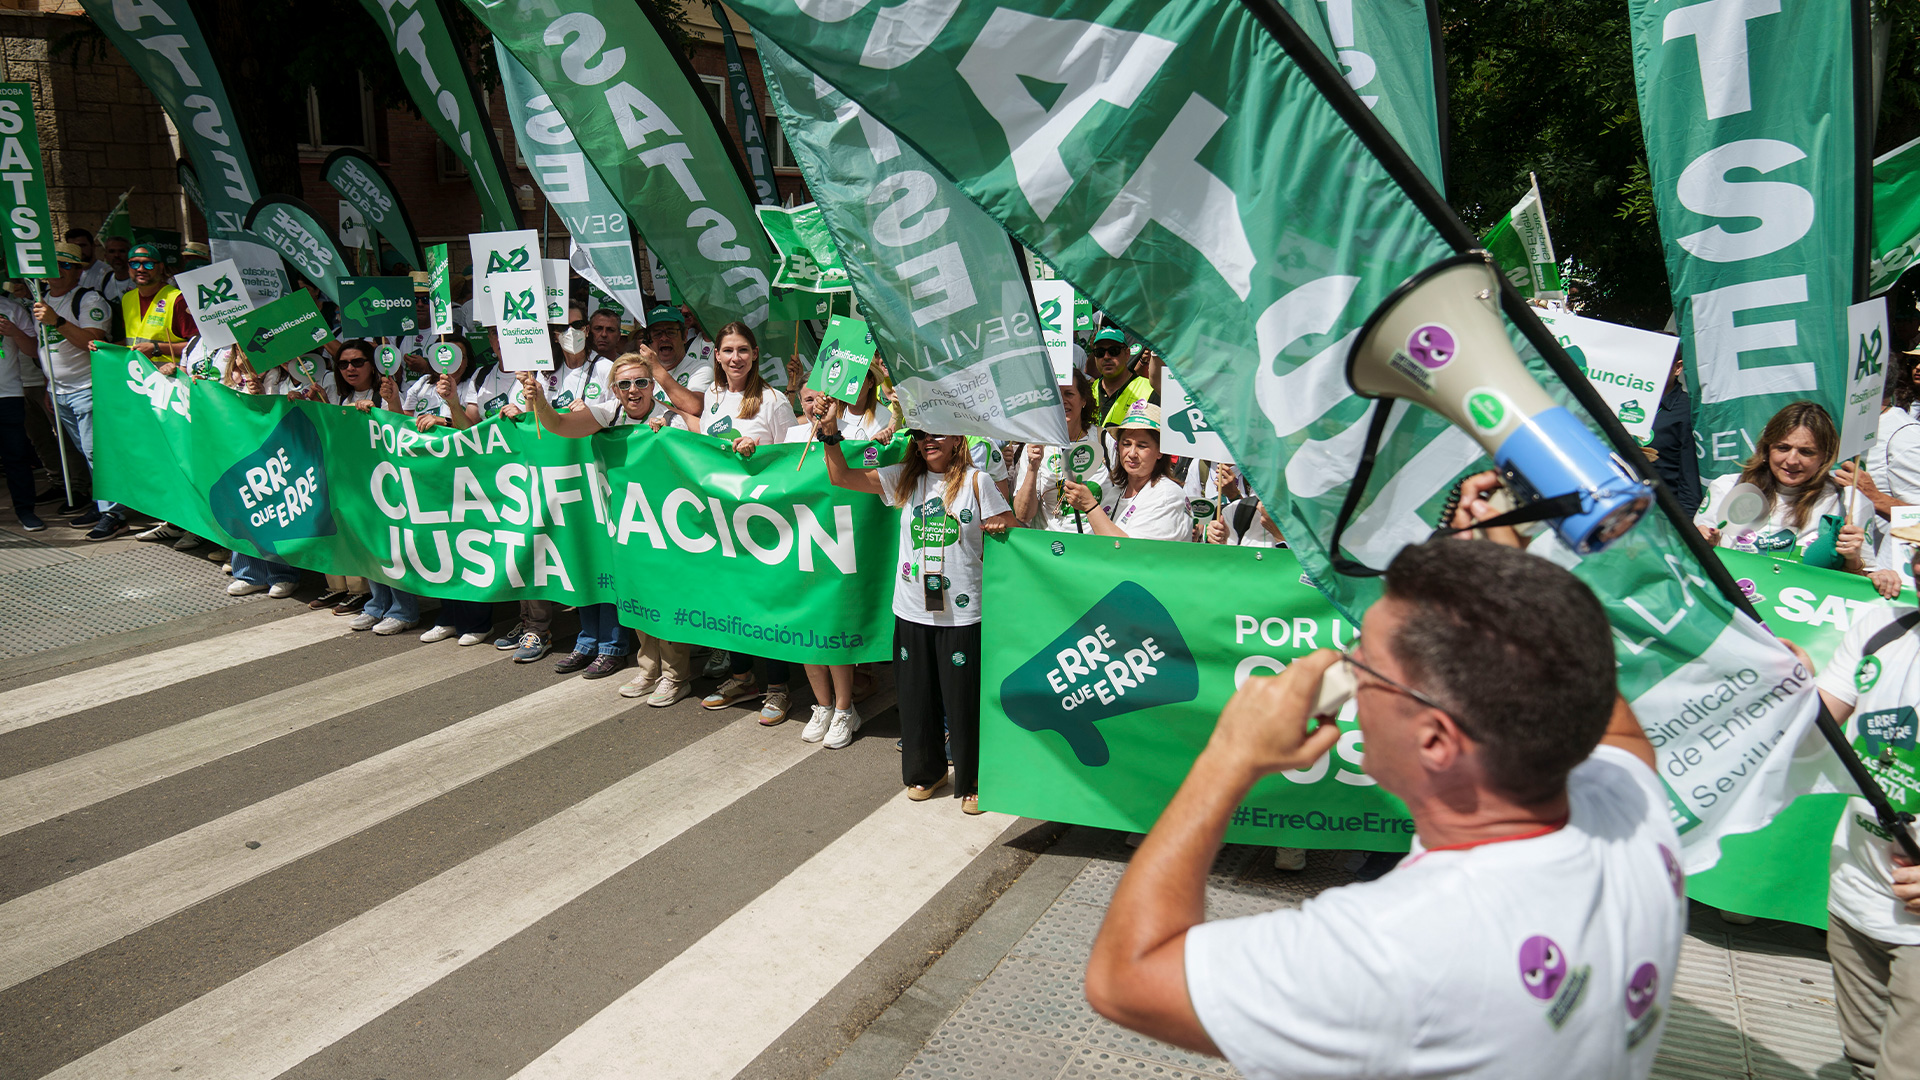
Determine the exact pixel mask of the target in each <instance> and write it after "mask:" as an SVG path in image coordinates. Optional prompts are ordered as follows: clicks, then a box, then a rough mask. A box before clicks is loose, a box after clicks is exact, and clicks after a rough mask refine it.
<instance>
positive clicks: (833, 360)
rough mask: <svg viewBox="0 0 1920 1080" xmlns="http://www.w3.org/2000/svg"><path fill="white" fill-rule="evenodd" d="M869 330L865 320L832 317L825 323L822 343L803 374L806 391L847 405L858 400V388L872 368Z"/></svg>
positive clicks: (844, 316) (870, 333) (871, 343)
mask: <svg viewBox="0 0 1920 1080" xmlns="http://www.w3.org/2000/svg"><path fill="white" fill-rule="evenodd" d="M873 352H874V344H873V331H871V330H869V329H867V322H866V320H865V319H855V318H852V317H850V316H846V315H835V316H834V317H833V319H832V320H831V321H829V322H828V323H827V336H826V340H824V341H822V342H821V343H820V355H819V356H817V357H815V358H814V361H813V371H812V372H810V373H809V374H808V375H807V389H809V390H818V391H820V392H821V393H823V394H825V395H827V396H828V397H831V398H838V399H840V400H841V401H844V402H846V403H847V404H849V405H851V404H853V403H854V402H855V401H857V400H859V398H860V385H861V384H862V383H864V382H866V379H867V369H868V368H870V367H872V366H873Z"/></svg>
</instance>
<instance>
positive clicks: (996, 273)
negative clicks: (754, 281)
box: [758, 36, 1069, 446]
mask: <svg viewBox="0 0 1920 1080" xmlns="http://www.w3.org/2000/svg"><path fill="white" fill-rule="evenodd" d="M758 44H759V50H760V64H761V69H762V70H763V71H764V72H765V74H766V77H767V92H768V94H769V95H770V96H771V97H772V98H773V105H774V109H775V111H776V113H777V114H778V115H779V117H780V126H781V129H782V130H783V131H784V132H785V133H786V137H787V145H788V146H790V147H792V148H793V152H794V155H795V157H797V158H798V159H799V161H800V167H801V171H802V172H803V173H804V174H805V176H806V178H807V187H808V190H810V191H812V192H813V195H814V198H815V199H816V200H817V205H818V206H819V208H820V210H821V211H822V213H823V215H824V216H825V219H826V224H827V227H828V229H829V230H830V231H831V233H832V237H831V238H832V240H833V242H834V250H835V251H836V252H844V253H845V254H846V258H845V260H844V265H845V267H846V269H847V271H848V272H849V274H850V275H851V281H852V284H853V287H854V290H855V292H856V294H857V295H858V296H859V298H860V308H861V313H862V314H863V315H864V316H865V317H866V318H867V319H868V320H869V321H870V322H871V323H872V324H873V330H874V336H875V338H876V339H878V341H879V342H880V345H881V347H882V349H883V350H884V351H885V353H886V356H887V365H888V370H889V371H891V372H892V375H893V383H894V388H895V389H896V390H897V391H898V392H899V395H900V408H901V412H902V413H903V414H904V415H905V417H906V420H907V424H908V426H910V427H918V428H924V429H926V430H929V431H940V432H948V433H951V434H957V435H984V436H988V437H991V438H998V439H1015V440H1018V441H1020V442H1038V443H1044V444H1047V445H1052V446H1062V445H1065V444H1066V443H1067V442H1068V441H1069V440H1068V439H1067V437H1066V421H1065V419H1064V417H1063V414H1062V413H1061V411H1060V391H1059V389H1058V387H1057V384H1056V382H1055V380H1054V377H1053V373H1052V368H1051V366H1050V365H1049V364H1048V363H1047V354H1046V350H1045V347H1044V346H1043V345H1042V344H1041V341H1040V328H1039V325H1038V323H1037V321H1036V319H1035V317H1034V310H1033V300H1032V298H1031V297H1030V296H1029V295H1028V292H1027V288H1026V283H1025V281H1024V279H1023V278H1022V277H1021V274H1020V267H1019V264H1018V262H1016V261H1015V256H1014V252H1013V247H1012V245H1011V244H1009V243H1008V241H1007V235H1006V233H1005V231H1004V230H1002V229H1001V228H1000V226H999V225H998V224H997V223H995V222H994V220H993V219H992V218H990V217H988V216H987V214H986V213H984V212H983V211H982V210H981V209H980V208H979V207H977V206H975V205H974V204H973V203H972V202H970V201H968V199H967V197H966V195H964V194H962V193H961V192H960V190H959V189H957V188H956V187H954V185H953V183H952V182H951V181H949V180H948V179H947V178H946V177H945V176H942V175H941V174H940V171H939V170H938V169H936V168H934V167H933V166H932V165H930V164H929V163H928V162H927V161H926V159H925V158H923V157H921V156H920V155H919V154H918V153H917V152H915V151H914V149H913V148H912V147H910V146H908V145H906V144H904V143H902V142H901V141H900V140H899V139H897V138H896V137H895V136H894V133H893V132H891V131H889V130H888V129H887V128H886V127H885V126H883V125H882V124H881V123H880V122H879V121H877V120H875V119H874V118H873V117H872V116H871V115H870V114H868V113H867V112H866V110H864V109H862V108H861V107H860V106H858V105H856V104H854V103H853V102H851V101H849V100H847V97H846V95H844V94H841V93H840V92H838V91H836V90H834V89H833V88H832V87H831V86H828V85H827V84H826V83H825V82H823V81H822V80H820V79H818V78H816V77H815V76H814V75H813V74H812V73H811V72H809V71H808V70H806V69H805V68H804V67H801V66H800V64H799V63H798V62H797V61H796V60H795V59H794V58H793V57H791V56H789V55H787V53H785V52H784V51H782V50H781V49H780V48H779V47H778V46H776V45H775V44H774V43H773V42H772V41H771V40H770V39H768V38H766V37H765V36H762V37H761V38H760V39H759V42H758Z"/></svg>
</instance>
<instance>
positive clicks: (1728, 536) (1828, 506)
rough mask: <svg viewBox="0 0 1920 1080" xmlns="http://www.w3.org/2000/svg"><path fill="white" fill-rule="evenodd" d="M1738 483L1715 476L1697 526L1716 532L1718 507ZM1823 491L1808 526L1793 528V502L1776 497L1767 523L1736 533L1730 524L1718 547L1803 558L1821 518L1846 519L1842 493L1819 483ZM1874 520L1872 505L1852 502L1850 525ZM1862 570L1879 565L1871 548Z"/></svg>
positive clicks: (1730, 475) (1864, 556)
mask: <svg viewBox="0 0 1920 1080" xmlns="http://www.w3.org/2000/svg"><path fill="white" fill-rule="evenodd" d="M1739 482H1740V474H1739V473H1728V474H1726V475H1725V476H1717V477H1715V478H1714V479H1713V482H1712V483H1710V484H1708V485H1707V503H1706V505H1705V506H1703V507H1701V508H1700V512H1699V513H1697V514H1695V515H1694V516H1693V520H1694V523H1695V524H1697V525H1709V526H1713V527H1715V528H1719V526H1720V523H1721V521H1722V515H1721V512H1720V508H1721V505H1722V504H1723V503H1725V502H1726V500H1727V493H1728V492H1729V491H1732V490H1733V486H1734V485H1735V484H1737V483H1739ZM1821 482H1822V483H1824V484H1826V489H1825V490H1824V491H1822V492H1821V494H1820V498H1819V499H1818V500H1817V501H1816V502H1815V503H1814V504H1813V509H1812V510H1810V511H1808V512H1807V523H1806V524H1805V525H1803V526H1796V525H1794V523H1793V501H1792V499H1791V498H1788V497H1784V496H1778V497H1776V498H1775V499H1774V500H1773V507H1772V508H1771V509H1770V510H1769V511H1768V513H1767V519H1766V520H1765V521H1763V522H1760V523H1759V524H1757V525H1754V526H1752V527H1751V528H1746V529H1738V530H1736V529H1735V528H1734V527H1733V526H1732V525H1731V524H1729V525H1727V526H1726V528H1724V529H1721V532H1720V543H1719V544H1718V545H1717V546H1718V547H1723V548H1731V549H1732V550H1734V551H1752V552H1758V553H1759V554H1761V555H1771V556H1773V557H1774V558H1776V559H1791V558H1794V552H1795V551H1796V550H1797V551H1799V552H1800V553H1801V554H1805V553H1806V550H1807V547H1808V545H1810V544H1812V543H1813V542H1814V541H1815V540H1817V539H1819V537H1820V518H1821V516H1822V515H1824V514H1838V515H1840V516H1841V519H1842V520H1847V519H1846V516H1845V515H1846V501H1845V500H1844V499H1843V498H1842V495H1843V493H1844V491H1845V489H1843V488H1841V487H1840V486H1839V485H1838V484H1835V483H1833V482H1832V481H1829V480H1826V479H1825V478H1824V477H1823V478H1822V480H1821ZM1872 517H1873V504H1872V503H1869V502H1868V501H1867V500H1865V499H1855V500H1854V512H1853V518H1852V521H1851V523H1852V524H1854V525H1858V526H1860V527H1861V528H1862V529H1865V528H1866V527H1867V526H1868V525H1869V524H1870V523H1871V519H1872ZM1860 555H1861V565H1862V568H1863V569H1867V570H1871V569H1873V568H1874V567H1875V566H1877V565H1878V563H1877V562H1876V561H1875V559H1874V555H1873V552H1872V550H1871V548H1869V547H1866V546H1863V547H1862V548H1861V551H1860Z"/></svg>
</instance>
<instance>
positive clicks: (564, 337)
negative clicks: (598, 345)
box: [560, 326, 587, 352]
mask: <svg viewBox="0 0 1920 1080" xmlns="http://www.w3.org/2000/svg"><path fill="white" fill-rule="evenodd" d="M586 347H587V335H586V332H585V331H581V330H575V329H574V328H573V327H571V326H569V327H567V328H566V329H565V330H562V331H560V351H561V352H579V351H580V350H581V349H584V348H586Z"/></svg>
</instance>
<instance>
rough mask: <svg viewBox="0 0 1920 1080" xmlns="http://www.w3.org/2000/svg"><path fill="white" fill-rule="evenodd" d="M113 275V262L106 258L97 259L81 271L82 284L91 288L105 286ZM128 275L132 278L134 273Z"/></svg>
mask: <svg viewBox="0 0 1920 1080" xmlns="http://www.w3.org/2000/svg"><path fill="white" fill-rule="evenodd" d="M112 276H113V264H112V263H110V262H108V261H107V260H105V259H95V260H93V265H92V266H89V267H87V268H86V269H85V270H82V271H80V284H82V285H85V286H86V287H87V288H89V289H98V288H101V287H102V286H104V285H105V284H106V283H107V279H108V278H110V277H112ZM128 277H129V278H131V277H132V275H131V274H129V275H128Z"/></svg>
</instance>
